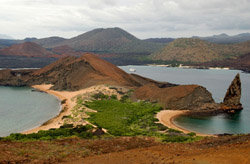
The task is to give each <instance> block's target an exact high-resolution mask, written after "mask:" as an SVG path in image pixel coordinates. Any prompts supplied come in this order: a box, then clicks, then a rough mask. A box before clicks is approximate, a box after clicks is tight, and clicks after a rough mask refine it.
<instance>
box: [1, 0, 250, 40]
mask: <svg viewBox="0 0 250 164" xmlns="http://www.w3.org/2000/svg"><path fill="white" fill-rule="evenodd" d="M249 8H250V1H249V0H238V1H235V0H210V1H204V0H137V1H134V0H127V1H123V0H92V1H82V0H71V1H68V0H18V1H16V0H1V1H0V15H1V19H0V26H1V31H0V33H2V34H7V35H11V36H13V37H15V38H24V37H28V36H29V37H31V36H35V37H47V36H52V35H58V36H62V37H73V36H75V35H77V34H81V33H83V32H86V31H89V30H92V29H94V28H99V27H121V28H123V29H125V30H128V31H129V32H131V33H132V34H134V35H135V36H137V37H139V38H147V37H181V36H192V35H210V34H211V35H212V34H218V33H221V32H226V33H229V34H236V33H241V32H250V23H249V20H250V10H249Z"/></svg>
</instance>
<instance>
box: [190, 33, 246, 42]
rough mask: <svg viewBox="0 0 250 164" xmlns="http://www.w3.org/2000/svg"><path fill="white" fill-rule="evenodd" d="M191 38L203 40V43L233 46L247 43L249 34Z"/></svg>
mask: <svg viewBox="0 0 250 164" xmlns="http://www.w3.org/2000/svg"><path fill="white" fill-rule="evenodd" d="M193 38H198V39H201V40H205V41H208V42H212V43H219V44H233V43H240V42H246V41H249V40H250V33H241V34H238V35H233V36H229V35H227V34H224V33H223V34H220V35H213V36H208V37H199V36H194V37H193Z"/></svg>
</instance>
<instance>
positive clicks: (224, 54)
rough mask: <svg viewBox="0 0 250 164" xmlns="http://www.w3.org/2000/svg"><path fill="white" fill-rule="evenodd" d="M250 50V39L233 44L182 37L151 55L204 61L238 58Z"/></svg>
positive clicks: (180, 60)
mask: <svg viewBox="0 0 250 164" xmlns="http://www.w3.org/2000/svg"><path fill="white" fill-rule="evenodd" d="M248 52H250V41H248V42H243V43H239V44H233V45H221V44H215V43H210V42H206V41H203V40H200V39H189V38H182V39H176V40H175V41H173V42H171V43H169V44H168V45H166V46H165V47H164V48H163V49H162V50H160V51H158V52H156V53H153V54H152V55H151V57H152V59H154V60H164V61H178V62H186V63H202V62H209V61H218V60H223V59H227V58H230V59H236V58H237V57H238V56H240V55H243V54H246V53H248Z"/></svg>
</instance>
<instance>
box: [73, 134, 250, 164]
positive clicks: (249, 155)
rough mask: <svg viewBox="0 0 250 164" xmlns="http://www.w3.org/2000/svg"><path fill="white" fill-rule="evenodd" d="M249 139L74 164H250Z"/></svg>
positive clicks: (131, 152) (140, 151)
mask: <svg viewBox="0 0 250 164" xmlns="http://www.w3.org/2000/svg"><path fill="white" fill-rule="evenodd" d="M249 139H250V138H249V136H244V137H222V138H218V139H217V138H211V139H206V140H204V141H201V142H197V143H191V144H180V143H173V144H165V145H158V146H152V147H148V148H138V149H133V150H128V151H123V152H115V153H109V154H104V155H96V156H90V157H87V158H85V159H82V160H79V161H76V162H70V163H85V164H95V163H102V164H111V163H112V164H115V163H119V164H153V163H159V164H164V163H166V164H167V163H185V164H189V163H190V164H211V163H214V164H218V163H220V164H228V163H230V164H239V163H241V164H247V163H249V162H250V141H249Z"/></svg>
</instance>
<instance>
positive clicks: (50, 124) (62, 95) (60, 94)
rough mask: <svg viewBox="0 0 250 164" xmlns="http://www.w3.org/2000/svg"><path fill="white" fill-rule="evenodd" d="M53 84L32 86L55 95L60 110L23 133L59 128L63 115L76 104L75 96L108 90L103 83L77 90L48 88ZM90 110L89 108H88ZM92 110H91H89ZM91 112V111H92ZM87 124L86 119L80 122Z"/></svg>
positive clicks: (68, 112) (70, 111)
mask: <svg viewBox="0 0 250 164" xmlns="http://www.w3.org/2000/svg"><path fill="white" fill-rule="evenodd" d="M52 86H53V85H51V84H42V85H33V86H31V87H32V88H34V89H36V90H38V91H42V92H46V93H48V94H50V95H53V96H55V97H57V98H58V99H59V100H60V101H61V102H63V101H64V103H61V110H60V112H59V114H58V115H57V116H55V117H54V118H52V119H49V120H48V121H46V122H44V123H43V124H42V125H40V126H38V127H34V128H32V129H29V130H26V131H23V132H22V133H23V134H30V133H37V132H38V131H39V130H49V129H51V128H59V127H60V126H62V125H63V124H64V120H63V117H64V116H68V115H71V114H72V111H73V109H74V107H75V106H76V104H77V103H76V98H77V96H78V95H83V94H86V95H91V93H95V92H100V91H110V90H111V89H109V87H108V86H105V85H97V86H92V87H89V88H85V89H81V90H78V91H56V90H52V89H50V88H51V87H52ZM90 110H91V109H90ZM91 111H92V110H91ZM92 112H93V111H92ZM86 124H89V123H88V122H87V121H84V122H82V123H81V125H86Z"/></svg>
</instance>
